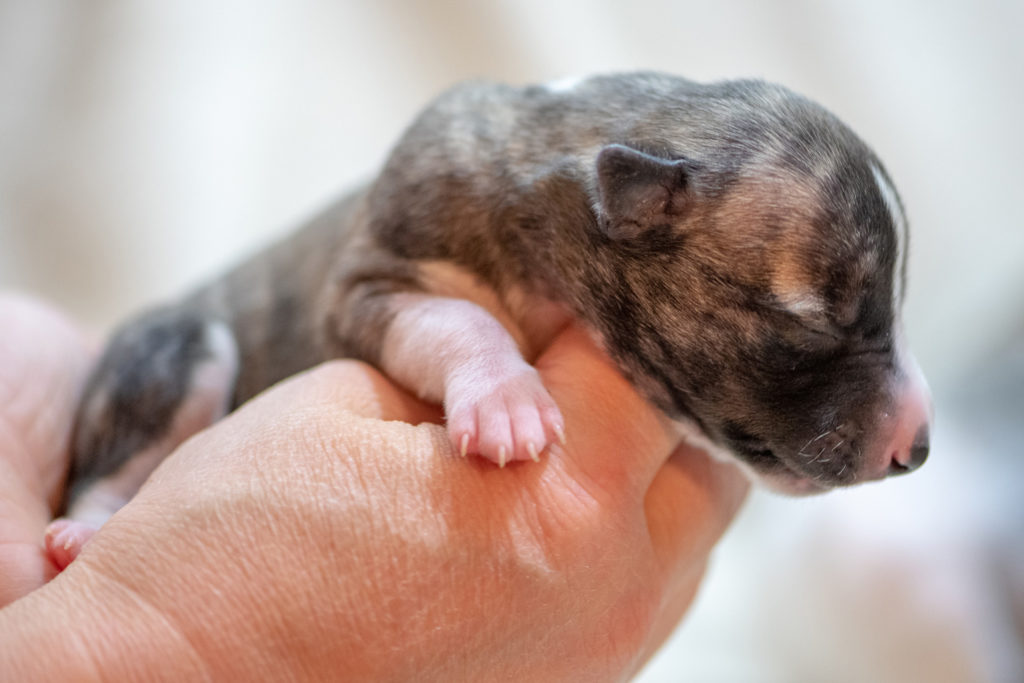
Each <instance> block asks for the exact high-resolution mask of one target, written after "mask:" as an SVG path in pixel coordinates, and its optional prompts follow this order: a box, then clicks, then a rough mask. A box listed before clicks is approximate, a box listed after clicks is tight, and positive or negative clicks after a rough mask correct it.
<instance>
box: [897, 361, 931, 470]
mask: <svg viewBox="0 0 1024 683" xmlns="http://www.w3.org/2000/svg"><path fill="white" fill-rule="evenodd" d="M904 367H905V368H906V375H905V377H906V379H905V380H904V382H903V386H902V390H901V391H900V395H899V399H898V401H897V411H896V425H895V429H894V431H893V433H892V435H891V436H890V441H889V449H888V451H887V452H888V455H889V460H888V462H889V471H888V474H890V475H893V474H906V473H907V472H913V471H914V470H916V469H917V468H918V467H920V466H921V465H923V464H924V461H925V460H927V459H928V449H929V442H928V436H929V434H928V432H929V426H930V422H931V417H932V398H931V392H929V391H928V383H927V382H926V381H925V379H924V375H922V374H921V369H920V367H918V365H917V362H916V361H915V360H914V359H913V357H909V358H908V359H907V361H906V364H905V366H904Z"/></svg>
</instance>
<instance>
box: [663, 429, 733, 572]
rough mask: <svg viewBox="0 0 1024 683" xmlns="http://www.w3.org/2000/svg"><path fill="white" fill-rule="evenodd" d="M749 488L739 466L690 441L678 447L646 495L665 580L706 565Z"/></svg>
mask: <svg viewBox="0 0 1024 683" xmlns="http://www.w3.org/2000/svg"><path fill="white" fill-rule="evenodd" d="M749 489H750V484H749V482H748V480H747V478H746V477H745V476H744V475H743V473H742V472H740V470H739V469H738V468H737V467H735V466H734V465H730V464H727V463H723V462H718V461H716V460H714V459H712V458H711V457H710V456H708V455H707V454H706V453H704V452H703V451H701V450H699V449H697V448H694V447H692V446H689V445H687V444H681V445H680V446H679V447H678V448H676V450H675V451H674V452H673V453H672V457H671V458H669V460H668V462H666V463H665V465H664V466H663V467H662V468H661V469H660V470H659V471H658V473H657V475H656V476H655V477H654V479H653V481H652V482H651V486H650V488H649V489H648V491H647V495H646V497H645V498H644V514H645V515H646V517H647V529H648V533H649V534H650V539H651V546H652V548H653V551H654V554H655V557H656V559H657V561H658V563H659V565H660V567H661V571H662V576H663V578H664V579H665V580H668V581H671V580H672V579H673V578H674V577H676V578H677V577H678V576H679V575H680V572H684V570H687V569H689V568H692V567H693V566H694V565H695V563H696V564H703V559H706V557H707V555H708V554H709V553H710V552H711V549H712V547H714V545H715V544H716V543H717V542H718V540H719V539H720V538H721V537H722V534H724V533H725V530H726V529H727V528H728V526H729V524H730V523H731V521H732V519H733V518H734V517H735V516H736V513H737V511H738V510H739V508H740V506H741V505H742V503H743V501H744V500H745V498H746V495H747V492H748V491H749Z"/></svg>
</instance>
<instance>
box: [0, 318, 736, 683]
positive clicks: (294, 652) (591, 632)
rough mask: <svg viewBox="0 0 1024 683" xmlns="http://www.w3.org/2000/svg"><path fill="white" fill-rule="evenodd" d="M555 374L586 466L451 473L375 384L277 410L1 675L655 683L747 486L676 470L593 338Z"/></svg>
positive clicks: (290, 387)
mask: <svg viewBox="0 0 1024 683" xmlns="http://www.w3.org/2000/svg"><path fill="white" fill-rule="evenodd" d="M537 365H538V369H539V370H540V371H541V373H542V375H543V377H544V381H545V384H546V386H548V387H549V388H550V389H551V393H552V395H553V396H554V397H555V399H556V400H557V401H558V403H559V405H560V406H561V408H562V412H563V415H564V416H565V418H566V423H567V432H568V434H569V445H568V446H567V448H566V449H565V451H564V452H563V453H556V454H554V455H551V456H549V457H547V458H545V459H543V460H542V462H541V463H539V464H535V463H524V464H517V465H515V466H512V467H510V468H506V469H505V470H498V469H496V468H494V467H493V466H492V465H490V464H487V463H484V462H482V461H480V460H477V459H460V458H456V457H453V456H451V455H450V450H449V448H448V446H447V444H446V437H445V434H444V430H443V429H442V428H441V427H440V426H439V425H437V424H435V423H436V422H437V421H439V418H440V415H439V414H438V412H437V411H436V409H433V408H431V407H429V406H426V405H424V404H422V403H420V402H418V401H416V400H415V399H413V398H412V397H410V396H409V395H408V394H406V393H404V392H402V391H401V390H399V389H397V388H396V387H395V386H394V385H392V384H390V383H389V382H388V381H387V380H386V379H384V378H383V377H382V376H380V375H379V374H378V373H376V372H375V371H373V370H372V369H370V368H368V367H366V366H364V365H360V364H356V363H351V362H341V363H331V364H328V365H326V366H322V367H320V368H318V369H316V370H314V371H313V372H311V373H307V374H305V375H302V376H300V377H298V378H295V379H293V380H290V381H288V382H285V383H283V384H282V385H280V386H278V387H276V388H274V389H272V390H270V391H268V392H267V393H265V394H264V395H263V396H261V397H258V398H257V399H255V400H253V401H252V402H250V403H249V404H247V405H246V406H244V407H243V408H242V409H240V410H239V411H237V412H236V413H234V414H233V415H231V416H229V417H228V418H227V419H225V420H224V421H222V422H221V423H218V424H217V425H215V426H214V427H213V428H211V429H209V430H207V431H206V432H203V433H201V434H200V435H198V436H196V437H195V438H193V439H191V440H190V441H188V442H187V443H186V444H184V445H183V446H182V447H181V448H180V449H179V450H178V451H177V452H176V453H175V454H174V455H173V456H172V457H170V458H169V459H168V460H167V461H166V462H165V463H164V465H162V466H161V467H160V468H159V469H158V470H157V471H156V472H155V473H154V475H153V476H152V477H151V479H150V481H149V482H148V483H147V485H146V486H144V487H143V489H142V490H141V491H140V492H139V494H138V496H137V497H136V498H135V499H134V500H133V501H132V502H131V503H130V504H129V505H128V506H126V507H125V508H124V509H123V510H122V511H121V512H120V513H118V514H117V515H115V516H114V517H113V518H112V519H111V520H110V522H108V524H107V525H106V526H104V527H103V529H101V531H100V532H99V533H98V534H97V535H96V536H95V537H94V539H93V540H92V542H91V543H90V544H89V545H88V546H87V547H86V549H85V550H84V551H83V553H82V555H81V556H80V557H79V558H78V559H77V560H76V561H75V562H74V563H73V564H72V565H71V567H70V568H69V569H68V570H66V571H65V572H64V573H63V574H62V575H61V576H59V577H58V578H57V579H55V580H54V581H52V582H51V583H50V584H48V585H47V586H45V587H44V588H42V589H41V590H38V591H36V592H35V593H33V594H32V595H30V596H28V597H27V598H25V599H23V600H21V601H19V602H18V603H16V604H15V605H12V606H11V607H9V608H8V609H7V610H5V612H0V633H3V634H4V635H6V634H7V633H9V630H10V624H11V623H16V624H18V628H17V633H18V634H19V635H20V636H21V637H23V638H24V641H25V643H27V645H26V646H24V647H20V648H19V646H18V642H17V641H15V640H13V639H8V640H7V644H8V647H7V649H6V650H5V651H2V652H0V664H3V665H4V670H8V671H17V672H25V673H26V676H28V675H30V674H31V673H32V672H33V671H35V670H34V669H32V668H31V667H33V666H47V665H49V666H59V667H62V671H63V673H64V674H65V675H87V674H95V672H96V671H97V670H99V671H100V672H102V673H103V674H104V675H108V676H111V677H113V678H118V677H130V676H133V675H134V676H137V677H146V678H155V677H160V676H162V677H166V678H167V679H169V680H181V679H191V678H202V677H205V676H209V677H212V678H216V679H220V678H228V677H229V676H230V677H238V678H242V679H256V678H260V679H288V680H293V679H299V680H307V679H308V680H321V679H330V680H338V679H341V680H367V679H372V680H389V679H390V680H410V679H415V680H486V679H489V678H502V677H509V676H515V677H517V678H520V679H523V680H588V681H591V680H607V679H618V678H623V677H625V676H628V675H630V674H632V673H634V672H635V671H636V670H638V669H639V667H640V666H641V665H642V663H643V662H644V661H645V660H646V659H647V657H648V656H649V655H650V654H651V653H652V652H653V651H654V650H655V649H656V648H657V646H658V645H659V644H660V643H661V642H662V640H663V639H664V638H665V637H666V636H667V635H668V633H669V632H670V631H671V629H672V627H673V626H674V625H675V623H676V622H677V621H678V619H679V617H680V616H681V615H682V613H683V612H684V611H685V609H686V608H687V606H688V605H689V603H690V601H691V600H692V597H693V594H694V591H695V590H696V587H697V585H698V583H699V580H700V577H701V574H702V572H703V568H704V565H705V562H706V559H707V556H708V554H709V552H710V550H711V547H712V546H713V545H714V543H715V542H716V541H717V539H718V538H719V536H720V535H721V533H722V532H723V531H724V529H725V527H726V525H727V524H728V522H729V520H730V519H731V518H732V516H733V514H734V513H735V511H736V509H737V507H738V506H739V504H740V502H741V500H742V499H743V496H744V494H745V492H746V488H747V485H746V482H745V481H744V479H743V478H742V477H741V476H740V475H739V474H738V473H737V472H736V471H735V470H734V469H733V468H731V467H729V466H725V465H720V464H716V463H713V462H711V461H710V460H709V459H708V458H707V456H705V455H704V454H702V453H700V452H698V451H694V450H690V449H685V448H680V449H678V450H676V452H675V454H674V455H672V457H671V458H669V454H670V452H671V451H672V449H673V446H674V437H673V435H672V432H671V430H670V429H669V428H668V427H667V425H665V424H664V423H663V422H662V420H661V419H660V418H659V417H658V415H657V414H656V413H655V412H654V411H653V410H652V409H651V408H650V407H649V406H648V405H647V404H646V403H644V402H643V401H642V400H641V399H640V398H639V397H638V396H637V395H636V394H635V392H633V390H632V388H630V387H629V385H628V384H626V383H625V381H624V380H623V379H622V378H621V377H620V376H619V375H618V373H617V372H616V371H615V370H614V369H613V368H611V366H610V365H609V364H608V362H607V359H606V358H604V356H603V355H602V354H601V353H600V352H598V351H597V350H596V349H594V348H593V346H592V345H591V344H590V342H589V341H588V340H587V339H586V338H585V337H584V336H583V335H582V334H580V333H579V332H577V331H569V332H567V333H565V334H563V335H562V336H561V337H560V338H559V339H558V340H557V341H556V342H555V344H553V346H552V348H551V349H549V351H548V352H547V353H545V354H544V356H543V357H542V358H541V359H540V360H539V361H538V364H537ZM386 420H399V421H396V422H389V421H386ZM424 421H427V422H425V423H423V422H424ZM410 423H423V424H420V425H419V426H412V424H410ZM55 636H56V637H64V638H69V639H71V641H70V642H71V643H73V644H74V645H75V647H68V648H65V649H62V650H61V651H62V652H66V653H68V654H67V655H66V656H65V657H63V658H62V659H61V660H60V661H57V662H54V661H52V660H50V661H47V660H45V659H43V658H39V657H26V656H25V654H24V653H26V652H31V643H34V642H35V643H38V642H44V643H49V647H51V648H52V647H53V642H54V637H55ZM3 641H4V639H0V642H3ZM19 656H20V657H21V658H20V659H19ZM19 667H20V668H19ZM26 667H28V668H26ZM51 673H52V671H51Z"/></svg>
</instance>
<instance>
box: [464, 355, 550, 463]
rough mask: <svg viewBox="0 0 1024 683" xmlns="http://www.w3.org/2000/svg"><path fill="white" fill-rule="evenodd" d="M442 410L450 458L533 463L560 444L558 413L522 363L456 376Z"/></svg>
mask: <svg viewBox="0 0 1024 683" xmlns="http://www.w3.org/2000/svg"><path fill="white" fill-rule="evenodd" d="M445 409H446V412H447V416H448V437H449V439H451V443H452V448H453V449H454V450H455V452H456V453H459V454H461V455H466V454H467V453H477V454H479V455H482V456H483V457H485V458H487V459H488V460H490V461H491V462H494V463H496V464H497V465H498V466H499V467H504V466H505V464H506V463H508V462H511V461H513V460H535V461H536V460H538V459H539V455H540V453H541V452H542V451H544V449H546V448H547V447H548V446H549V445H551V444H553V443H555V441H556V440H557V441H559V442H562V443H564V441H565V423H564V421H563V419H562V413H561V411H559V409H558V406H557V405H556V404H555V401H554V400H553V399H552V398H551V395H550V394H549V393H548V390H547V389H546V388H544V384H543V383H542V382H541V380H540V375H539V374H537V371H536V370H534V369H533V367H532V366H530V365H529V364H527V363H526V362H524V361H518V362H517V363H514V364H512V365H511V366H510V367H508V368H503V369H500V370H496V369H494V368H493V367H491V368H481V369H477V370H473V371H463V372H461V373H460V375H459V377H457V378H455V379H453V380H452V381H450V382H449V384H448V387H447V390H446V392H445Z"/></svg>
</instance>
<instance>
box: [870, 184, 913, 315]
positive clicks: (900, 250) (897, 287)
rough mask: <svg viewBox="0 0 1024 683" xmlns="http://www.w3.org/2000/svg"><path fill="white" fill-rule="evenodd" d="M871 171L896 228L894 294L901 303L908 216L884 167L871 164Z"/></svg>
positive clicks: (897, 302)
mask: <svg viewBox="0 0 1024 683" xmlns="http://www.w3.org/2000/svg"><path fill="white" fill-rule="evenodd" d="M871 173H872V175H874V177H875V183H876V184H877V185H878V191H879V193H880V194H881V195H882V199H883V200H884V201H885V206H886V208H887V209H888V210H889V216H890V217H891V218H892V224H893V228H894V229H895V230H896V280H895V282H894V283H893V296H894V298H895V301H896V304H897V305H899V303H900V302H901V301H902V300H903V269H904V268H905V267H906V258H907V231H908V227H907V217H906V215H904V213H903V207H902V206H901V205H900V200H899V197H898V196H897V195H896V190H895V189H894V188H893V186H892V183H890V182H889V180H888V179H887V178H886V177H885V173H883V172H882V169H881V168H879V167H878V165H877V164H871Z"/></svg>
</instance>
